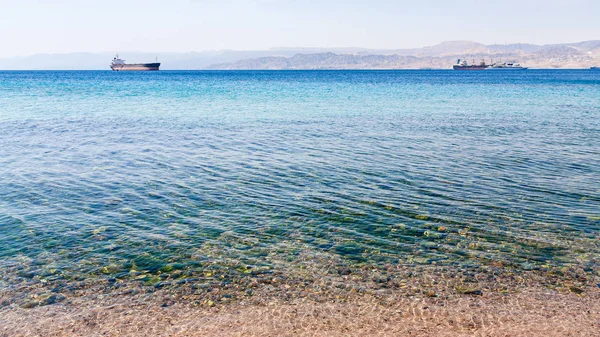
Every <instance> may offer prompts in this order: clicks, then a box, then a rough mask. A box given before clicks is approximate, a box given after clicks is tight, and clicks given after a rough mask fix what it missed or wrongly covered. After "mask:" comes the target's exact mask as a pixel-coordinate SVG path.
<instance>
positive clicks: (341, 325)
mask: <svg viewBox="0 0 600 337" xmlns="http://www.w3.org/2000/svg"><path fill="white" fill-rule="evenodd" d="M391 268H392V269H388V270H385V269H382V270H375V269H369V268H362V269H359V270H342V271H341V272H338V273H337V274H333V275H332V274H331V273H329V272H326V269H317V268H315V269H313V270H310V277H308V276H307V275H308V274H304V276H301V275H300V274H297V275H291V276H286V275H283V274H282V275H279V274H278V273H273V274H270V275H269V276H268V277H249V278H246V279H243V280H238V281H236V282H234V283H229V284H227V285H223V284H218V283H213V285H212V286H210V287H197V286H195V285H194V284H188V283H186V284H181V285H179V286H177V287H171V288H169V287H164V288H162V287H159V288H157V287H148V286H143V285H140V284H133V283H127V284H125V283H121V284H120V285H121V286H119V283H120V282H115V284H110V283H103V284H96V285H93V284H90V285H87V286H84V287H82V288H81V290H79V291H76V292H73V293H71V294H65V295H66V296H64V297H63V296H62V295H60V294H57V296H60V299H61V300H60V301H56V303H53V304H49V305H44V304H45V303H42V302H37V304H36V305H27V303H28V302H21V305H14V304H8V303H5V306H4V308H2V309H1V310H0V336H2V337H4V336H6V337H8V336H191V335H196V336H200V335H202V336H409V335H410V336H539V335H545V336H596V335H597V331H600V288H599V287H598V286H595V285H593V284H592V283H593V282H594V281H593V280H586V281H585V282H582V283H577V281H575V280H565V279H562V278H561V279H551V278H548V277H542V276H541V275H540V273H537V272H532V273H522V272H519V273H513V272H511V271H508V270H502V269H501V268H498V269H488V270H485V271H480V272H477V271H475V273H471V271H462V272H461V271H455V272H454V273H451V272H450V270H448V269H444V268H433V269H432V268H425V269H424V268H422V267H416V268H414V267H413V268H408V267H405V268H399V267H391ZM382 277H383V278H384V279H383V280H382V279H381V278H382ZM576 283H577V284H576ZM575 284H576V285H575ZM35 292H36V290H35V289H31V290H30V291H29V293H35ZM38 292H39V293H40V295H39V296H37V297H36V296H33V297H31V296H30V298H38V299H40V301H41V299H46V301H47V298H48V296H47V295H44V292H43V291H41V290H40V288H39V287H38ZM3 295H6V293H5V294H3ZM3 297H6V296H3ZM29 303H31V302H29Z"/></svg>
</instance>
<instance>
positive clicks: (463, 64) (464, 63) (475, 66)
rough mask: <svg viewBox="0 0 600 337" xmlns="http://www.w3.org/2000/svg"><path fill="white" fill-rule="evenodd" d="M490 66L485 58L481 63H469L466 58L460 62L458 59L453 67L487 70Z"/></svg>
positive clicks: (456, 68) (457, 68)
mask: <svg viewBox="0 0 600 337" xmlns="http://www.w3.org/2000/svg"><path fill="white" fill-rule="evenodd" d="M489 67H490V66H489V65H487V64H485V61H484V60H481V63H479V64H468V63H467V61H466V60H463V61H462V62H460V59H458V61H457V62H456V64H455V65H454V66H453V67H452V68H454V70H486V69H487V68H489Z"/></svg>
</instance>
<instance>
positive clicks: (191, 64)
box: [0, 40, 600, 70]
mask: <svg viewBox="0 0 600 337" xmlns="http://www.w3.org/2000/svg"><path fill="white" fill-rule="evenodd" d="M113 56H114V54H113V53H108V52H107V53H70V54H36V55H32V56H26V57H12V58H0V70H97V69H103V70H108V69H109V67H108V65H109V63H110V60H111V59H112V57H113ZM120 56H121V57H122V58H124V59H125V60H127V62H131V63H134V62H153V61H154V60H155V58H156V57H158V61H159V62H161V63H162V66H161V69H163V70H176V69H181V70H195V69H418V68H443V69H445V68H451V66H452V64H454V63H456V59H458V58H462V59H467V60H469V61H470V60H475V61H479V60H481V59H486V61H488V62H489V61H490V59H493V60H494V61H515V60H517V61H519V62H521V63H523V64H525V65H527V66H529V67H533V68H585V67H590V66H592V65H600V40H598V41H584V42H577V43H562V44H552V45H544V46H538V45H533V44H525V43H523V44H508V45H484V44H481V43H477V42H472V41H448V42H442V43H440V44H437V45H434V46H428V47H423V48H413V49H368V48H360V47H349V48H285V47H282V48H273V49H269V50H257V51H235V50H221V51H207V52H189V53H141V52H121V53H120Z"/></svg>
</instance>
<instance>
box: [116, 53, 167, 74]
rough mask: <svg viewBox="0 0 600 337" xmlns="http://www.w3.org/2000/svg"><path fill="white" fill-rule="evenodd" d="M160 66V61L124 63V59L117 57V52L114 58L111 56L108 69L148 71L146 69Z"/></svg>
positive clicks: (155, 68) (156, 68)
mask: <svg viewBox="0 0 600 337" xmlns="http://www.w3.org/2000/svg"><path fill="white" fill-rule="evenodd" d="M159 67H160V63H158V62H155V63H133V64H127V63H125V60H121V59H120V58H119V54H117V55H116V56H115V58H113V60H112V62H111V63H110V69H112V70H113V71H131V70H134V71H148V70H158V68H159Z"/></svg>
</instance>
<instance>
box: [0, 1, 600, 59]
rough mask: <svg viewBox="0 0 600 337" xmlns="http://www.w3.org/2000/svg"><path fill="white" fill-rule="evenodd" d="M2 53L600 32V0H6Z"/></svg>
mask: <svg viewBox="0 0 600 337" xmlns="http://www.w3.org/2000/svg"><path fill="white" fill-rule="evenodd" d="M0 8H1V10H0V57H11V56H26V55H32V54H37V53H70V52H116V51H140V52H189V51H207V50H222V49H231V50H264V49H269V48H276V47H321V48H333V47H365V48H373V49H400V48H416V47H423V46H427V45H434V44H437V43H440V42H443V41H451V40H471V41H476V42H481V43H486V44H494V43H498V44H504V43H534V44H548V43H561V42H577V41H584V40H598V39H600V19H598V18H599V17H600V14H599V13H600V0H543V1H541V0H521V1H517V0H499V1H493V2H492V1H471V0H464V1H451V0H445V1H442V0H414V1H402V0H396V1H393V0H362V1H360V0H169V1H165V0H160V1H159V0H122V1H116V0H103V1H97V0H87V1H86V0H0Z"/></svg>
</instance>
